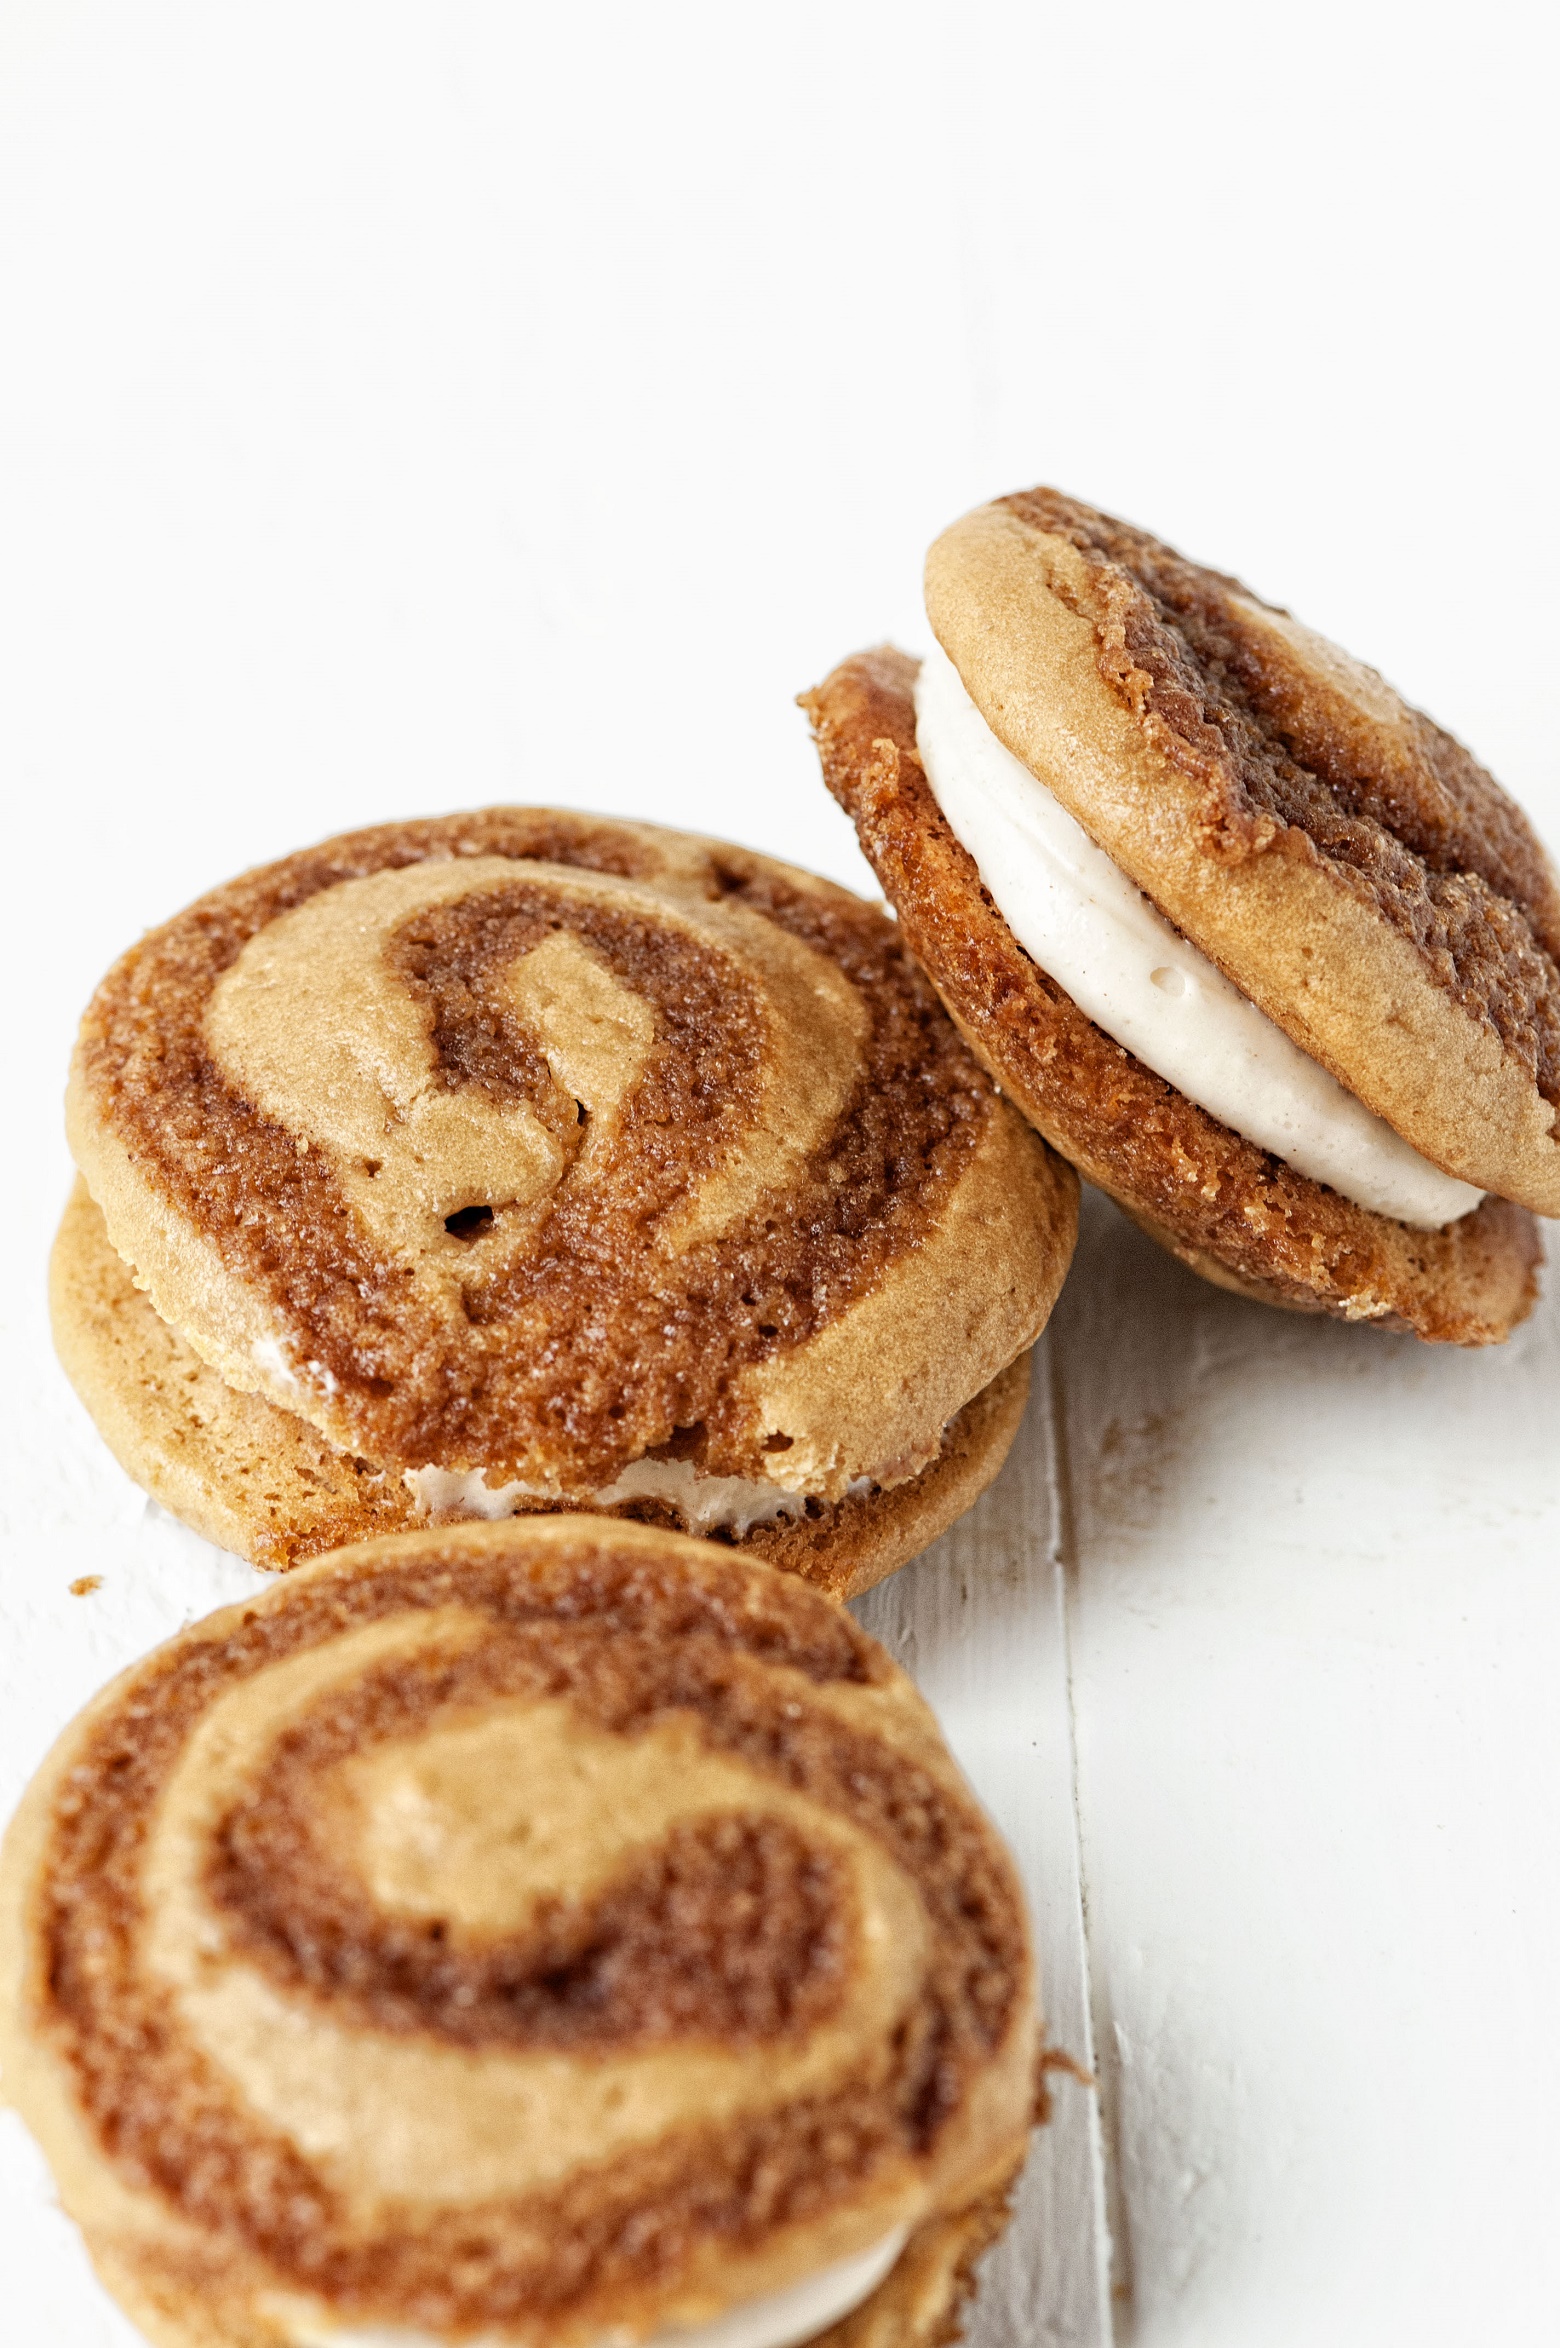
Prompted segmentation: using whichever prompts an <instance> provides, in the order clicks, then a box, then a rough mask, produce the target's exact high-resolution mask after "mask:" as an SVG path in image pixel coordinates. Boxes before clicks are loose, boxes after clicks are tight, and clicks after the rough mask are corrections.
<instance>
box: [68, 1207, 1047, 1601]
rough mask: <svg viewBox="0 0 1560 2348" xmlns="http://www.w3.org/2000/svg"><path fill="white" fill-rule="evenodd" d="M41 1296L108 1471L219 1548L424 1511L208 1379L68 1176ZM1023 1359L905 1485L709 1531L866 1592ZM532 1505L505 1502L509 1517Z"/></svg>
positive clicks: (358, 1527)
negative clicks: (107, 1456) (69, 1186)
mask: <svg viewBox="0 0 1560 2348" xmlns="http://www.w3.org/2000/svg"><path fill="white" fill-rule="evenodd" d="M49 1303H50V1312H51V1318H52V1321H53V1326H54V1342H55V1347H56V1350H57V1351H58V1353H59V1356H60V1359H61V1361H62V1362H63V1364H64V1366H65V1369H66V1371H67V1373H68V1375H69V1377H70V1381H71V1384H72V1385H73V1386H74V1387H75V1389H76V1392H77V1393H78V1394H79V1395H80V1396H81V1398H82V1400H83V1401H84V1402H85V1403H86V1405H87V1408H88V1410H89V1411H90V1412H91V1413H92V1416H93V1419H94V1420H95V1421H96V1423H97V1428H98V1432H99V1433H100V1434H101V1435H102V1437H103V1440H104V1441H105V1442H106V1443H107V1445H108V1447H109V1449H110V1450H111V1451H112V1452H113V1454H114V1457H115V1458H116V1459H117V1460H118V1461H119V1464H120V1466H121V1467H123V1468H124V1469H125V1471H126V1473H127V1474H128V1475H131V1476H133V1477H134V1478H135V1481H136V1482H137V1483H138V1484H140V1485H141V1486H142V1487H143V1488H144V1489H145V1490H146V1491H148V1492H150V1494H151V1495H152V1498H153V1499H154V1500H158V1501H160V1502H161V1503H162V1505H163V1507H164V1508H166V1509H169V1510H170V1511H171V1512H172V1514H173V1515H175V1516H177V1517H180V1518H182V1519H183V1521H184V1522H185V1523H186V1524H188V1525H193V1527H194V1528H195V1530H196V1532H198V1533H201V1534H203V1535H204V1536H205V1538H206V1539H207V1540H208V1541H214V1542H216V1544H217V1546H218V1547H219V1548H222V1549H231V1550H235V1551H236V1552H237V1553H238V1554H239V1555H240V1556H243V1557H247V1558H248V1559H249V1560H250V1561H251V1563H253V1564H255V1565H262V1566H269V1567H273V1568H277V1569H285V1568H286V1567H288V1566H291V1565H296V1564H298V1563H299V1562H301V1560H302V1559H304V1558H306V1557H316V1556H318V1555H320V1554H321V1553H322V1552H323V1551H325V1550H328V1549H338V1548H342V1547H344V1546H345V1545H346V1544H347V1543H348V1542H353V1541H363V1540H367V1539H369V1538H371V1537H372V1536H373V1535H375V1534H380V1533H393V1532H400V1531H403V1530H411V1529H412V1528H413V1527H415V1526H416V1524H417V1523H418V1522H419V1521H420V1516H421V1517H426V1516H427V1514H428V1513H429V1512H428V1511H427V1510H426V1509H423V1510H421V1511H419V1506H418V1502H417V1499H416V1497H415V1496H414V1494H413V1492H412V1491H410V1490H409V1489H408V1487H407V1485H406V1483H405V1482H404V1480H403V1479H402V1478H401V1477H399V1476H396V1475H393V1474H387V1473H386V1471H385V1470H384V1469H383V1468H376V1467H374V1466H373V1465H372V1464H371V1463H370V1462H369V1461H367V1460H362V1459H354V1458H353V1457H352V1456H351V1454H350V1453H348V1452H345V1451H338V1450H337V1449H336V1447H335V1445H334V1444H332V1443H331V1442H329V1441H328V1440H327V1438H326V1437H325V1436H323V1435H322V1434H321V1433H320V1432H319V1430H318V1428H317V1427H312V1426H310V1424H309V1422H308V1420H307V1419H300V1418H297V1417H295V1416H294V1415H293V1413H292V1412H291V1411H285V1410H279V1409H278V1408H277V1406H276V1404H275V1403H274V1402H268V1401H267V1400H266V1398H265V1396H264V1395H263V1394H248V1393H243V1392H241V1391H240V1390H239V1389H237V1388H236V1387H232V1386H229V1385H227V1384H226V1383H225V1381H224V1380H223V1379H221V1378H219V1377H218V1375H217V1373H216V1371H215V1370H213V1369H211V1368H210V1367H209V1366H208V1365H207V1364H206V1363H205V1362H203V1361H202V1360H201V1358H200V1356H199V1354H198V1353H196V1352H195V1351H194V1350H193V1348H192V1347H191V1346H189V1345H187V1344H186V1343H185V1341H184V1339H183V1338H182V1337H181V1336H180V1335H179V1333H178V1331H177V1330H176V1329H171V1328H170V1327H169V1326H168V1323H167V1322H166V1321H163V1320H160V1319H159V1318H158V1316H157V1314H156V1313H155V1312H154V1311H153V1310H152V1307H151V1305H150V1304H149V1303H148V1301H147V1299H146V1298H145V1297H144V1296H143V1295H142V1294H141V1292H140V1290H139V1289H138V1288H137V1287H136V1286H135V1283H134V1282H133V1280H132V1279H131V1277H130V1272H129V1268H128V1266H127V1265H126V1264H125V1262H124V1261H123V1259H122V1258H121V1257H120V1256H118V1255H116V1254H115V1252H114V1250H113V1249H112V1248H111V1247H110V1246H109V1244H108V1233H107V1231H106V1230H105V1229H104V1225H103V1217H102V1214H101V1213H100V1211H99V1209H98V1208H97V1206H96V1205H95V1204H94V1203H93V1200H92V1197H91V1194H90V1192H89V1191H88V1189H87V1187H86V1184H85V1183H84V1182H83V1181H81V1180H80V1178H79V1177H78V1179H77V1182H76V1187H75V1190H74V1191H73V1193H72V1195H71V1199H70V1203H69V1205H68V1206H67V1207H66V1210H65V1214H64V1218H63V1220H62V1222H61V1224H60V1228H59V1233H58V1236H57V1237H56V1239H55V1242H54V1249H53V1254H52V1256H51V1258H50V1265H49ZM1029 1359H1030V1357H1029V1355H1028V1354H1027V1353H1021V1354H1019V1355H1018V1357H1017V1359H1016V1360H1014V1361H1011V1362H1009V1364H1008V1366H1007V1368H1006V1369H1005V1370H999V1371H998V1372H997V1375H996V1376H995V1377H994V1378H993V1379H992V1381H991V1384H990V1385H989V1386H984V1387H982V1389H981V1391H980V1392H979V1394H977V1395H975V1396H974V1398H973V1399H972V1400H971V1401H969V1402H967V1403H966V1404H965V1406H964V1408H963V1409H962V1410H961V1411H960V1412H958V1413H957V1415H956V1416H955V1417H954V1418H953V1419H952V1420H951V1421H950V1423H949V1425H948V1427H947V1429H946V1430H945V1432H944V1435H943V1441H942V1448H941V1450H940V1451H939V1452H938V1454H937V1457H936V1458H935V1459H934V1460H932V1461H931V1463H930V1465H928V1466H927V1467H924V1468H922V1470H921V1472H920V1474H919V1475H916V1476H912V1477H911V1478H910V1479H909V1481H908V1482H906V1483H903V1484H895V1485H892V1486H891V1487H889V1488H888V1489H887V1490H883V1489H882V1488H880V1487H874V1488H873V1489H872V1490H870V1491H867V1492H855V1493H848V1494H847V1495H846V1496H845V1497H844V1498H843V1499H840V1500H816V1499H815V1500H810V1501H808V1502H807V1504H806V1506H805V1507H804V1509H803V1510H802V1512H801V1513H800V1514H799V1515H797V1516H796V1517H794V1518H793V1517H789V1516H782V1517H780V1518H778V1519H777V1520H776V1521H775V1522H774V1523H772V1524H756V1525H754V1526H752V1527H751V1528H750V1529H749V1530H748V1531H747V1532H746V1533H744V1534H741V1535H740V1536H733V1535H731V1534H730V1533H728V1534H726V1535H725V1536H723V1537H725V1538H734V1539H735V1540H736V1545H737V1546H739V1547H740V1548H741V1549H742V1551H743V1553H744V1554H745V1555H748V1556H753V1557H758V1558H762V1560H763V1561H764V1563H765V1564H766V1565H773V1566H778V1567H780V1568H781V1569H782V1570H783V1571H785V1572H787V1573H799V1574H801V1575H803V1576H804V1578H805V1579H806V1580H808V1581H810V1582H812V1583H814V1584H815V1585H816V1586H817V1587H818V1588H819V1589H823V1590H827V1592H828V1593H829V1595H830V1597H832V1598H839V1599H846V1598H854V1597H856V1596H857V1595H859V1593H860V1592H861V1591H863V1590H866V1589H870V1588H871V1586H872V1584H873V1583H874V1582H878V1581H881V1580H882V1579H883V1577H884V1575H885V1574H889V1573H893V1572H895V1571H897V1569H898V1568H899V1567H900V1566H901V1565H905V1564H907V1563H908V1562H909V1560H910V1559H911V1558H912V1557H917V1556H919V1555H920V1553H921V1551H922V1550H923V1549H925V1548H927V1547H928V1546H929V1545H930V1543H931V1542H933V1541H935V1540H936V1538H937V1536H938V1535H939V1534H940V1533H943V1532H946V1531H947V1529H948V1527H949V1526H950V1525H951V1524H953V1523H954V1522H955V1520H956V1519H957V1518H958V1517H961V1516H962V1515H963V1514H964V1512H965V1510H966V1509H967V1508H970V1507H972V1506H973V1505H974V1503H975V1501H976V1500H978V1499H979V1497H980V1495H981V1493H982V1492H983V1491H984V1490H985V1489H986V1486H987V1485H988V1484H989V1483H990V1482H991V1481H992V1480H993V1478H994V1477H995V1476H996V1474H997V1472H998V1470H999V1469H1000V1467H1001V1465H1002V1463H1003V1461H1004V1460H1005V1459H1006V1457H1007V1455H1008V1451H1009V1449H1010V1448H1011V1446H1012V1442H1013V1438H1014V1436H1015V1435H1016V1434H1017V1432H1018V1426H1019V1421H1020V1420H1021V1419H1022V1417H1023V1415H1024V1404H1025V1401H1026V1400H1027V1398H1028V1394H1029ZM548 1505H549V1504H548V1503H547V1502H545V1501H540V1500H529V1501H528V1500H521V1501H519V1502H517V1504H516V1508H515V1512H514V1513H515V1514H517V1515H523V1514H530V1513H532V1512H535V1511H538V1510H541V1509H544V1508H546V1507H547V1506H548ZM554 1505H556V1504H554ZM451 1513H452V1514H453V1513H454V1512H451ZM593 1513H600V1512H599V1511H597V1512H593ZM607 1513H609V1514H611V1515H613V1516H624V1517H633V1518H636V1519H638V1520H639V1521H641V1522H650V1523H659V1524H664V1525H666V1526H667V1527H668V1529H670V1530H672V1531H677V1530H679V1529H680V1527H681V1522H682V1520H681V1518H680V1516H679V1514H678V1512H677V1511H676V1510H675V1509H674V1507H673V1506H672V1504H671V1503H670V1502H669V1501H667V1500H656V1499H653V1498H651V1497H649V1496H642V1497H641V1498H639V1499H636V1500H622V1501H619V1502H618V1503H617V1504H616V1506H615V1507H614V1508H613V1509H611V1510H610V1511H608V1512H607Z"/></svg>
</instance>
